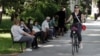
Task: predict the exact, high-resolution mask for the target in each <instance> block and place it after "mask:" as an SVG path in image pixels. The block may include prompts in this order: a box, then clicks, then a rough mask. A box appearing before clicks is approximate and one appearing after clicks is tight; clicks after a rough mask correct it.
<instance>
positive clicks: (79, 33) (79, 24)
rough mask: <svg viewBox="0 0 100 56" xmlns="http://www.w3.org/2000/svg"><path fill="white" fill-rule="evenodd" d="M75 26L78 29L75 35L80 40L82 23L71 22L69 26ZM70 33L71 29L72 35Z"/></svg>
mask: <svg viewBox="0 0 100 56" xmlns="http://www.w3.org/2000/svg"><path fill="white" fill-rule="evenodd" d="M73 26H75V27H76V28H77V29H78V30H77V35H78V41H79V42H81V41H82V35H81V31H82V24H81V23H76V24H72V26H71V27H73ZM72 33H73V31H72V30H71V37H72Z"/></svg>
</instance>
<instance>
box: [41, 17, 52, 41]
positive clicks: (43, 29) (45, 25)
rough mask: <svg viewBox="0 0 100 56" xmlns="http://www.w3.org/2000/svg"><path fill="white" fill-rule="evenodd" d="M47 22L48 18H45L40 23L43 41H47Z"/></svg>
mask: <svg viewBox="0 0 100 56" xmlns="http://www.w3.org/2000/svg"><path fill="white" fill-rule="evenodd" d="M49 21H50V17H46V20H44V21H43V23H42V31H43V32H44V39H45V41H48V37H47V35H48V32H49Z"/></svg>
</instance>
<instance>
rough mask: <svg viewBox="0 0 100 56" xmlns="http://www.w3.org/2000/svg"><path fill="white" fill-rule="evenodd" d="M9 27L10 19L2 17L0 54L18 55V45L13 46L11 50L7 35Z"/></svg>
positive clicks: (10, 41) (9, 38) (8, 35)
mask: <svg viewBox="0 0 100 56" xmlns="http://www.w3.org/2000/svg"><path fill="white" fill-rule="evenodd" d="M11 25H12V22H11V21H10V17H9V16H5V15H3V19H2V22H1V24H0V54H12V53H13V54H14V53H20V46H19V45H18V44H15V45H14V46H13V48H12V39H11V36H10V33H9V32H10V28H11ZM0 56H2V55H0Z"/></svg>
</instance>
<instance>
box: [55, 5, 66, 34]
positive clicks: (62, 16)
mask: <svg viewBox="0 0 100 56" xmlns="http://www.w3.org/2000/svg"><path fill="white" fill-rule="evenodd" d="M65 11H66V9H65V8H64V7H62V9H61V11H59V12H57V13H56V16H58V17H59V19H58V28H59V29H58V32H59V34H61V35H63V34H64V26H65Z"/></svg>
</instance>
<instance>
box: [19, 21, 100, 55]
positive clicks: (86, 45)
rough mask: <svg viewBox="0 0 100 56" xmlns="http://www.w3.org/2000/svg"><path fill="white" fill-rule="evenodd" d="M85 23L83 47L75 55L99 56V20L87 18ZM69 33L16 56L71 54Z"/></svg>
mask: <svg viewBox="0 0 100 56" xmlns="http://www.w3.org/2000/svg"><path fill="white" fill-rule="evenodd" d="M85 24H86V25H87V30H86V31H83V32H82V36H83V49H80V50H79V53H78V54H76V56H100V21H92V20H89V21H87V23H85ZM69 34H70V31H69V32H68V33H67V34H65V35H64V36H63V37H59V38H57V39H55V40H52V41H51V42H49V43H47V44H44V45H40V47H41V48H40V49H38V50H33V51H32V52H24V53H21V54H19V55H18V56H72V54H71V53H72V52H71V44H70V43H69V42H70V37H69Z"/></svg>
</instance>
